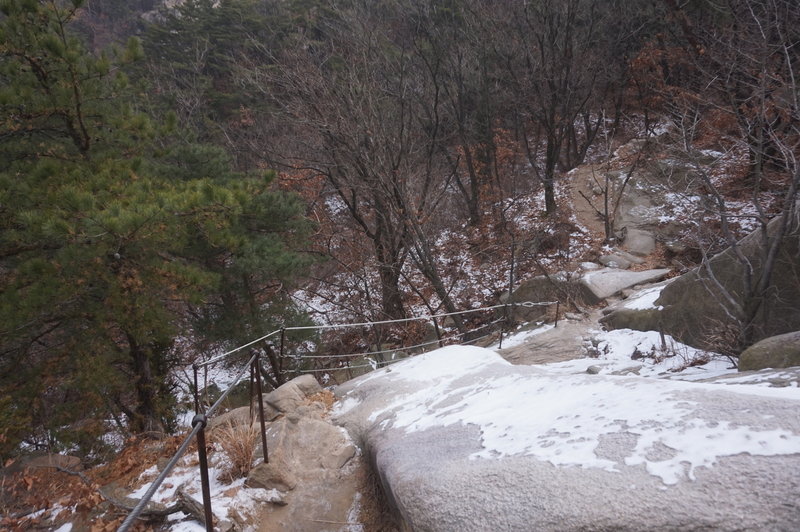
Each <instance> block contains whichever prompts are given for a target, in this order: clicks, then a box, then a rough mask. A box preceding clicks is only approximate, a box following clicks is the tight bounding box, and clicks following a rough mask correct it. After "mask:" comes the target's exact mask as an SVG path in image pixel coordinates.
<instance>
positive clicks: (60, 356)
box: [0, 0, 305, 456]
mask: <svg viewBox="0 0 800 532" xmlns="http://www.w3.org/2000/svg"><path fill="white" fill-rule="evenodd" d="M81 3H82V2H80V1H79V0H73V1H71V2H68V3H64V2H58V1H50V2H39V1H36V0H4V1H2V2H0V10H2V13H3V18H2V20H0V87H2V88H0V397H2V399H0V456H3V455H6V454H9V453H11V452H14V450H15V449H16V448H17V447H18V445H19V444H20V443H21V442H25V443H27V444H28V445H29V446H30V447H33V448H44V447H47V448H50V449H54V450H58V448H59V447H64V446H70V445H73V444H81V445H83V450H84V451H87V450H90V449H91V448H92V446H93V445H94V442H95V439H94V436H96V435H98V434H100V433H101V432H102V431H104V430H105V427H104V426H103V420H108V419H115V420H117V422H118V423H119V425H120V426H125V427H127V428H128V429H129V430H131V431H133V432H139V431H144V430H163V429H169V428H170V425H171V414H172V411H171V406H172V404H171V403H172V393H171V392H172V383H171V381H170V378H169V375H170V370H171V369H172V368H173V367H174V366H175V364H176V363H177V354H178V353H177V352H176V348H175V341H176V338H179V337H181V336H185V335H186V334H190V333H192V332H193V333H195V334H200V333H202V331H200V332H199V333H198V329H197V328H194V329H192V328H191V320H192V315H193V314H192V311H194V313H195V314H196V315H197V314H202V315H204V316H205V317H206V318H207V319H208V320H209V322H210V323H220V322H223V321H225V319H228V320H230V315H231V313H232V312H234V313H235V312H236V311H237V310H238V309H237V308H236V307H237V305H239V304H240V302H241V294H242V293H248V294H250V295H252V294H254V293H255V294H258V295H259V297H257V298H255V299H254V300H253V305H254V308H255V309H257V310H259V311H258V312H254V313H251V315H250V319H249V321H246V322H244V323H248V324H251V325H250V328H251V329H253V328H255V327H256V325H253V324H258V323H260V322H259V321H258V320H263V319H264V317H265V316H264V312H261V310H263V309H264V308H265V304H266V302H267V298H268V297H269V296H271V295H273V293H272V292H269V291H265V290H264V287H265V286H269V284H270V283H272V284H277V282H278V280H286V279H289V278H290V277H291V276H292V274H294V273H296V272H297V271H299V270H300V269H301V267H302V265H303V264H304V259H303V258H302V257H300V256H298V255H297V254H295V253H293V252H291V251H290V250H289V248H288V246H287V240H288V239H292V238H301V237H302V234H303V232H304V230H305V224H304V222H303V220H302V218H301V210H300V206H299V204H298V203H297V202H296V201H295V200H294V199H292V198H290V197H288V196H285V195H282V194H280V193H278V192H275V191H274V189H273V188H272V185H271V182H270V176H268V175H267V176H265V175H263V173H262V174H255V175H245V174H237V173H234V172H232V171H231V170H230V163H229V161H228V159H227V157H226V156H225V155H224V152H222V150H220V149H219V148H216V147H213V146H196V145H190V146H187V145H185V144H179V145H175V144H174V143H171V141H170V136H169V134H168V133H169V131H170V128H172V130H174V127H175V123H174V119H167V120H165V122H164V123H163V124H162V123H158V122H157V121H155V120H153V119H152V118H151V117H149V116H147V115H146V114H144V113H142V112H141V111H140V108H141V106H140V105H139V104H138V103H137V100H136V92H135V91H134V90H133V89H132V86H131V84H130V83H129V80H128V78H127V77H126V75H125V74H124V71H125V66H126V65H127V64H129V63H130V62H133V61H136V60H138V59H139V58H141V56H142V52H141V47H140V46H139V45H138V42H137V41H136V40H132V41H130V43H129V45H128V46H127V47H126V49H125V50H122V51H117V52H116V53H113V54H108V55H91V54H89V53H87V52H86V51H85V50H84V48H83V46H82V45H81V42H80V41H79V39H78V38H76V37H75V36H73V35H71V32H70V25H69V24H70V21H72V20H73V19H74V17H75V16H76V12H77V10H79V9H80V6H81ZM242 283H251V284H252V286H250V287H248V288H249V292H248V291H245V292H242V290H241V286H240V285H241V284H242ZM254 287H257V288H258V290H256V289H255V288H254ZM232 295H233V296H232ZM229 303H230V304H229ZM84 444H85V445H84Z"/></svg>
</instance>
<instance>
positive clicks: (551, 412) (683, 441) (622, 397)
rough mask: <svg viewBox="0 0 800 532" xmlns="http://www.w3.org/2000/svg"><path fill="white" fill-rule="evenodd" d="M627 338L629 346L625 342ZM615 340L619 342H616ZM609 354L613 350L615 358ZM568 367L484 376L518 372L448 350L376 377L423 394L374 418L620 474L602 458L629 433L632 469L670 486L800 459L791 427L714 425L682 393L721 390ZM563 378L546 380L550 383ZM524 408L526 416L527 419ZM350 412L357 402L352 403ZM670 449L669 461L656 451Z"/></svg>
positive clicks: (497, 450)
mask: <svg viewBox="0 0 800 532" xmlns="http://www.w3.org/2000/svg"><path fill="white" fill-rule="evenodd" d="M624 337H627V340H623V338H624ZM615 340H616V342H615ZM639 340H642V337H635V336H633V335H632V334H631V332H630V331H623V332H622V333H621V334H619V335H617V336H616V337H609V338H608V339H607V340H606V341H608V342H609V345H610V348H609V353H615V352H616V350H617V349H626V348H627V347H630V346H631V345H632V341H634V342H635V341H639ZM607 354H608V353H607ZM569 364H570V363H563V364H561V365H550V366H544V367H541V369H542V370H543V372H544V375H543V373H542V372H538V371H537V372H530V371H519V372H518V373H509V372H507V371H500V372H499V373H500V374H501V375H502V376H500V377H488V378H487V377H485V374H486V373H487V370H489V368H495V369H497V368H498V367H500V369H501V370H502V369H503V366H505V367H511V365H510V364H509V363H508V362H506V361H505V360H503V359H502V358H500V356H499V355H497V354H496V353H494V352H492V351H489V350H486V349H481V348H475V347H465V346H450V347H445V348H442V349H439V350H437V351H434V352H430V353H426V354H424V355H420V356H418V357H415V358H413V359H410V360H407V361H404V362H402V363H399V364H396V365H394V366H392V368H391V372H386V371H385V370H381V371H378V372H375V373H374V374H372V375H369V376H367V377H366V378H365V379H364V380H363V381H362V383H361V384H362V385H363V383H364V382H368V381H369V380H371V379H375V378H379V377H381V378H384V379H390V380H392V381H397V380H399V381H400V382H401V383H404V386H405V383H408V386H409V389H412V390H416V391H413V392H411V393H409V394H407V395H400V396H397V397H395V398H394V400H393V401H391V402H390V404H389V405H388V406H386V407H385V408H382V409H378V410H376V411H373V412H372V414H371V415H370V420H371V421H376V420H378V419H381V417H382V416H384V415H385V414H386V413H388V412H392V415H393V418H391V417H389V418H385V419H384V420H383V421H382V422H381V426H389V425H390V426H392V427H394V428H403V429H405V430H406V431H407V432H414V431H423V430H426V429H430V428H433V427H441V426H449V425H452V424H464V425H476V426H478V427H479V429H480V433H481V443H482V447H483V448H482V449H481V450H480V451H478V452H476V453H474V454H473V455H472V458H473V459H492V458H497V457H502V456H509V455H520V454H522V455H533V456H535V457H537V458H539V459H541V460H545V461H549V462H551V463H553V464H554V465H558V466H579V467H584V468H601V469H604V470H608V471H616V470H618V467H619V466H621V465H622V464H619V463H617V462H615V461H613V460H610V459H605V458H600V457H598V455H597V454H596V452H595V451H596V449H597V448H598V446H599V445H600V443H601V441H602V439H603V438H604V436H606V435H609V434H613V433H619V432H626V433H630V434H634V435H636V436H637V444H636V446H635V448H633V449H632V450H630V452H629V454H628V455H627V456H626V457H625V458H624V464H625V465H629V466H633V465H639V464H641V465H644V466H645V468H646V470H647V471H648V472H649V473H650V474H652V475H654V476H656V477H659V478H660V479H661V480H662V482H663V483H664V484H665V485H672V484H676V483H677V482H678V481H680V480H681V479H683V478H687V477H688V478H689V479H694V471H695V469H696V468H697V467H712V466H713V465H714V463H716V461H717V460H718V458H720V457H723V456H731V455H736V454H740V453H750V454H752V455H762V456H770V455H778V454H793V453H798V452H800V435H796V434H794V433H792V432H790V431H786V430H779V429H775V430H758V429H754V428H752V427H749V426H746V425H742V424H740V423H737V421H736V420H734V419H732V420H719V421H716V420H714V421H710V420H706V419H703V418H702V417H701V416H699V415H698V414H697V412H696V408H695V404H694V403H692V402H691V401H686V400H685V399H681V398H679V397H676V394H677V393H680V392H686V391H690V390H692V389H697V388H698V387H710V389H720V385H714V384H695V383H690V382H679V381H668V380H661V379H643V378H635V377H633V378H632V377H613V378H603V377H598V376H595V375H586V374H585V373H582V374H574V373H573V374H570V373H569V372H568V371H566V370H567V369H568V366H569ZM579 366H580V365H576V366H573V367H572V368H571V369H573V370H575V369H578V368H579ZM548 376H549V377H556V378H543V377H548ZM725 389H726V390H727V391H735V392H736V393H743V394H755V395H762V394H763V392H764V391H765V389H755V387H752V386H740V387H733V386H726V387H725ZM768 395H770V396H773V397H781V398H785V399H791V400H796V401H798V406H800V389H798V388H782V389H770V393H769V394H768ZM521 405H526V406H525V407H524V415H521V412H520V408H521ZM349 406H350V408H352V406H353V405H352V403H351V404H350V405H349ZM665 447H666V448H669V449H671V452H670V453H669V456H668V457H666V458H665V457H664V456H663V455H661V456H659V453H658V452H656V451H657V450H658V449H663V448H665Z"/></svg>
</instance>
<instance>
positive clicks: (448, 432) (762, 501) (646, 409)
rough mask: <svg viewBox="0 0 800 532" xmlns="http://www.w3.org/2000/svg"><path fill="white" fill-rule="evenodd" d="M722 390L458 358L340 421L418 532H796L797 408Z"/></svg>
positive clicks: (349, 402)
mask: <svg viewBox="0 0 800 532" xmlns="http://www.w3.org/2000/svg"><path fill="white" fill-rule="evenodd" d="M719 386H720V388H719V389H716V388H715V387H714V385H708V384H703V385H698V384H693V383H689V382H674V381H665V380H653V379H644V378H639V377H614V376H606V375H587V374H585V373H584V374H580V375H565V374H560V375H557V374H548V372H547V371H545V370H544V369H542V368H538V367H531V366H512V365H510V364H508V363H507V362H505V361H503V360H502V359H501V358H500V357H499V356H498V355H497V354H495V353H494V352H491V351H488V350H483V349H480V348H464V347H460V348H457V347H451V348H444V349H440V350H438V351H435V352H431V353H428V354H425V355H420V356H418V357H415V358H414V359H411V360H408V361H403V362H400V363H398V364H395V365H393V366H391V367H390V368H386V369H382V370H378V371H375V372H373V373H372V374H370V375H367V376H364V377H361V378H359V379H355V380H354V381H351V382H349V383H346V384H345V385H342V386H340V387H339V388H338V389H337V390H336V394H337V395H338V396H339V397H340V407H339V409H338V411H335V413H334V415H335V420H336V421H337V422H339V423H341V424H342V425H343V426H345V427H346V428H347V429H348V430H349V431H350V432H351V434H352V435H353V437H354V438H359V439H360V441H363V442H364V445H365V447H366V449H367V451H368V452H369V456H370V458H371V460H372V462H373V463H374V466H375V468H376V471H377V473H378V475H379V476H380V479H381V481H382V483H383V485H384V488H385V490H386V492H387V496H388V499H389V500H390V502H391V503H392V504H393V505H394V507H395V508H396V511H397V512H398V513H399V514H400V515H401V516H402V518H403V520H404V521H405V524H406V525H407V526H408V527H409V528H410V529H412V530H418V531H440V532H446V531H484V530H679V529H681V530H682V529H693V530H700V529H702V530H765V529H770V530H793V529H798V527H800V507H798V505H797V502H796V493H797V490H798V489H800V480H798V478H797V475H796V471H797V470H798V467H800V418H798V416H797V414H796V412H797V407H798V402H799V401H798V400H797V399H796V397H797V394H796V393H795V392H794V391H793V390H791V389H790V388H786V389H783V390H770V391H771V392H775V393H773V394H770V395H772V396H771V397H766V396H762V395H763V394H759V392H758V390H760V388H757V387H750V388H751V392H752V393H748V392H744V391H742V389H741V387H740V388H736V391H730V390H731V389H732V388H731V387H724V386H722V385H719ZM723 388H724V389H723ZM564 389H569V390H570V393H569V394H564V393H563V390H564ZM637 390H638V391H637ZM779 392H786V393H783V394H782V395H781V394H780V393H779ZM556 399H557V400H558V404H556V403H555V402H554V401H556Z"/></svg>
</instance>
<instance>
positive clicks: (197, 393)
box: [192, 362, 200, 414]
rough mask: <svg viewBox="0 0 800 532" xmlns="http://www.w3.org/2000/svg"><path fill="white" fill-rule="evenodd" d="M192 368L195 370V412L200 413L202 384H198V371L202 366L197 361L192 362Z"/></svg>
mask: <svg viewBox="0 0 800 532" xmlns="http://www.w3.org/2000/svg"><path fill="white" fill-rule="evenodd" d="M192 370H193V371H194V413H195V414H199V413H200V385H199V384H198V380H197V372H198V371H199V370H200V368H199V367H198V365H197V362H195V363H194V364H192Z"/></svg>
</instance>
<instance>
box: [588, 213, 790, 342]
mask: <svg viewBox="0 0 800 532" xmlns="http://www.w3.org/2000/svg"><path fill="white" fill-rule="evenodd" d="M780 223H781V218H776V219H773V220H772V221H771V222H770V223H769V225H768V227H767V231H768V234H770V235H774V234H775V232H776V231H777V230H778V228H779V224H780ZM737 246H738V250H739V252H740V253H741V255H742V256H743V257H745V258H746V259H747V261H748V267H752V268H753V272H754V275H753V278H754V279H757V278H758V276H759V275H760V274H761V271H762V261H761V255H762V253H761V249H762V235H761V233H760V231H755V232H753V233H751V234H750V235H748V236H746V237H745V238H743V239H742V240H740V241H739V242H738V244H737ZM798 257H800V208H798V209H797V214H796V217H795V219H794V220H793V221H791V223H790V224H789V230H788V232H787V234H786V236H784V237H783V239H782V241H781V247H780V249H779V252H778V254H777V256H776V257H775V262H774V270H773V272H772V276H771V281H772V287H771V288H770V290H769V291H768V292H767V295H766V300H765V301H764V303H763V305H762V307H761V312H760V313H759V314H758V316H756V321H755V327H754V331H753V332H754V334H753V338H752V339H753V340H754V341H758V340H761V339H763V338H768V337H770V336H775V335H779V334H784V333H787V332H791V331H796V330H800V305H798V304H797V302H798V301H800V277H798V275H797V272H798V268H800V260H799V259H798ZM708 270H710V271H711V272H712V274H709V273H708ZM744 279H745V265H744V264H743V263H742V261H741V260H740V259H739V258H738V257H737V254H736V253H735V252H734V250H732V249H730V248H729V249H727V250H725V251H723V252H722V253H719V254H718V255H716V256H714V257H712V258H711V259H710V260H709V261H708V264H707V265H706V266H701V267H699V268H696V269H694V270H692V271H690V272H688V273H686V274H684V275H682V276H680V277H678V278H677V279H675V280H674V281H673V282H672V283H670V285H669V286H667V287H666V288H665V289H664V290H663V291H662V292H661V296H660V297H659V299H658V300H657V301H656V302H655V303H656V306H659V307H662V310H661V311H660V312H657V313H650V315H649V316H648V317H647V319H644V318H643V316H642V315H641V314H633V313H628V315H629V316H630V317H633V318H634V319H635V322H629V321H628V320H627V318H626V316H624V315H621V314H618V315H615V314H611V315H609V316H607V317H606V318H604V323H605V324H606V325H609V326H612V327H616V328H631V329H638V330H662V331H663V332H664V333H666V334H669V335H671V336H672V337H673V338H675V339H676V340H679V341H681V342H683V343H686V344H689V345H692V346H695V347H699V348H704V349H714V348H715V345H714V342H715V341H716V340H714V339H715V338H719V334H720V332H722V331H724V330H725V328H726V327H729V326H730V325H731V320H730V316H731V314H733V312H734V310H733V309H734V306H735V305H738V306H741V305H742V304H743V303H744V300H743V294H744V291H745V290H744ZM719 287H722V288H723V289H724V292H723V291H722V290H720V288H719ZM728 296H730V297H731V298H733V300H734V302H735V305H734V304H732V303H730V300H729V297H728Z"/></svg>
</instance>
